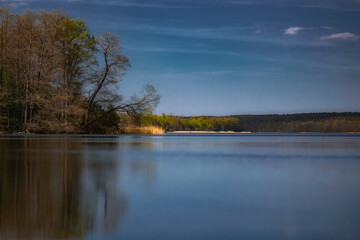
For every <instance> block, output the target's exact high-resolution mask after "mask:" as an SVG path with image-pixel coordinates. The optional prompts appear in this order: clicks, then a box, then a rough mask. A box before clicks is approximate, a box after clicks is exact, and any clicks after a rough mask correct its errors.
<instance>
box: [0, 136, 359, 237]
mask: <svg viewBox="0 0 360 240" xmlns="http://www.w3.org/2000/svg"><path fill="white" fill-rule="evenodd" d="M359 226H360V135H356V134H277V135H274V134H242V135H241V134H222V135H216V134H215V135H214V134H195V135H188V134H169V135H162V136H0V239H147V240H148V239H156V240H161V239H166V240H169V239H179V240H180V239H181V240H183V239H199V240H203V239H204V240H205V239H206V240H211V239H223V240H227V239H229V240H230V239H231V240H232V239H321V240H322V239H360V228H359Z"/></svg>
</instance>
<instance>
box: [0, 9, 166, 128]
mask: <svg viewBox="0 0 360 240" xmlns="http://www.w3.org/2000/svg"><path fill="white" fill-rule="evenodd" d="M0 24H1V25H0V133H19V132H21V133H109V132H114V131H116V130H117V129H118V125H119V122H120V117H119V113H126V114H128V115H129V116H134V115H138V114H144V113H151V112H152V110H153V109H154V108H155V107H156V105H157V104H158V102H159V99H160V96H159V95H158V94H157V92H156V89H155V88H154V87H153V86H152V85H150V84H147V85H145V86H144V89H143V90H142V91H141V92H140V94H134V95H132V97H130V98H124V97H123V96H121V95H119V83H120V82H121V80H122V78H123V76H124V74H125V72H126V70H127V69H128V68H129V67H130V61H129V59H128V58H127V57H126V56H124V55H123V54H122V47H121V45H120V43H119V37H118V36H117V35H116V34H113V33H110V32H106V31H104V32H103V33H102V34H101V35H99V36H94V35H92V34H91V33H90V32H89V29H88V27H87V25H86V23H85V22H84V21H83V20H82V19H72V18H70V17H69V16H68V15H67V14H66V13H64V12H62V11H60V10H55V11H52V12H45V11H43V12H33V11H31V10H27V11H26V12H24V13H23V14H20V15H19V14H15V13H13V12H12V10H11V9H9V8H1V9H0ZM123 92H125V91H124V90H123ZM130 95H131V94H130Z"/></svg>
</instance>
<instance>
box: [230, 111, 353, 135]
mask: <svg viewBox="0 0 360 240" xmlns="http://www.w3.org/2000/svg"><path fill="white" fill-rule="evenodd" d="M232 117H235V118H237V119H238V120H239V121H240V123H241V126H242V127H243V129H244V130H245V131H251V132H360V113H359V112H355V113H352V112H344V113H301V114H283V115H279V114H272V115H236V116H232Z"/></svg>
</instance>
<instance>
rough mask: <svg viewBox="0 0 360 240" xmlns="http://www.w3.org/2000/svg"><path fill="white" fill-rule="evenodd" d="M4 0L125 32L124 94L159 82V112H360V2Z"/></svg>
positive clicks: (16, 6) (95, 27) (122, 36)
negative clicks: (127, 64) (62, 12)
mask: <svg viewBox="0 0 360 240" xmlns="http://www.w3.org/2000/svg"><path fill="white" fill-rule="evenodd" d="M0 1H1V3H3V4H12V5H13V6H14V10H15V11H16V12H22V11H24V10H25V9H27V8H31V9H33V10H36V11H39V10H52V9H59V8H60V9H63V10H65V11H66V12H68V14H69V15H70V16H71V17H73V18H77V17H81V18H83V19H84V20H85V21H86V22H87V23H88V26H89V28H90V30H91V32H92V33H93V34H100V33H101V32H102V31H103V30H107V31H111V32H115V33H117V34H119V36H120V41H121V44H122V46H123V47H124V53H125V55H127V56H128V57H129V58H130V60H131V63H132V67H131V68H130V69H129V71H128V73H127V74H126V76H125V78H124V80H123V82H122V83H121V89H122V90H121V93H122V94H124V95H126V96H129V95H132V93H134V92H137V91H138V90H139V89H141V86H142V85H143V84H145V83H151V84H153V85H154V86H155V87H156V88H157V89H158V92H159V93H160V94H161V96H162V98H161V102H160V104H159V106H158V108H157V109H156V111H155V113H172V114H175V115H230V114H247V113H249V114H261V113H295V112H323V111H360V0H311V1H310V0H288V1H285V0H148V1H140V0H127V1H125V0H124V1H123V0H104V1H100V0H87V1H85V0H72V1H70V0H68V1H66V0H58V1H51V0H47V1H44V0H39V1H32V0H18V1H3V0H0Z"/></svg>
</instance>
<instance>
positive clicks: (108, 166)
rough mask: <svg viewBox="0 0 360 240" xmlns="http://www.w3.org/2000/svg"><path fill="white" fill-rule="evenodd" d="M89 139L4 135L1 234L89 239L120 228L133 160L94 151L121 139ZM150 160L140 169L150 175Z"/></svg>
mask: <svg viewBox="0 0 360 240" xmlns="http://www.w3.org/2000/svg"><path fill="white" fill-rule="evenodd" d="M74 139H75V140H77V141H74ZM89 144H90V143H87V142H86V141H82V140H81V137H41V138H39V137H16V138H14V137H8V138H4V137H2V138H0V187H1V190H0V239H14V238H20V239H24V238H27V239H49V238H52V239H54V238H61V239H63V238H83V237H85V236H86V234H87V233H89V232H91V231H94V230H100V231H105V232H107V231H111V230H115V229H116V228H117V227H118V225H119V221H120V220H121V217H122V216H124V215H125V214H126V212H127V207H128V201H127V199H126V196H125V195H124V193H123V192H122V191H121V186H120V174H121V172H122V170H124V167H127V166H129V164H124V161H123V160H122V159H121V158H119V154H101V151H98V152H97V151H96V150H93V149H97V148H101V149H106V150H107V151H105V152H109V150H110V151H112V150H116V149H117V144H118V143H117V142H116V141H109V142H102V143H92V144H91V145H89ZM99 145H100V147H99ZM99 152H100V153H99ZM102 152H104V151H102ZM149 164H150V163H145V162H144V164H141V163H140V164H139V163H137V164H136V168H137V169H139V168H142V167H143V168H144V171H143V172H144V174H145V175H148V174H149V170H152V169H153V168H152V167H149ZM133 167H134V166H133V165H131V164H130V168H131V171H132V170H133ZM150 175H151V174H150ZM99 228H100V229H99Z"/></svg>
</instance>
